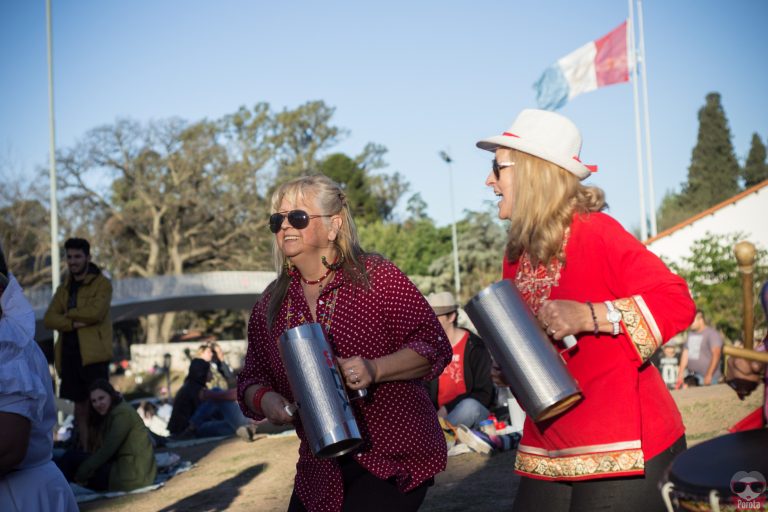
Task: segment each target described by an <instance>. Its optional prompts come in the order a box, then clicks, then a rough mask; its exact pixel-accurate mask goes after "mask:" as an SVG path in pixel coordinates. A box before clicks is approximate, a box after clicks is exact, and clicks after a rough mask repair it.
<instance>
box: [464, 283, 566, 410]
mask: <svg viewBox="0 0 768 512" xmlns="http://www.w3.org/2000/svg"><path fill="white" fill-rule="evenodd" d="M465 311H466V312H467V315H468V316H469V318H470V320H472V323H473V324H474V325H475V327H476V328H477V331H478V332H479V333H480V336H481V337H482V338H483V341H485V344H486V346H487V347H488V349H489V351H490V352H491V355H493V358H494V360H495V361H496V362H497V363H498V364H499V366H501V369H502V371H503V372H504V375H505V376H506V378H508V379H509V380H510V382H509V387H510V389H511V390H512V392H513V393H514V395H515V397H516V398H517V400H518V402H520V405H521V406H522V407H523V409H524V410H525V412H526V414H528V416H530V417H531V419H533V420H534V421H542V420H546V419H549V418H552V417H554V416H556V415H558V414H560V413H562V412H563V411H565V410H566V409H568V408H569V407H571V406H572V405H574V403H576V401H578V400H579V398H581V390H580V389H579V386H578V384H576V381H575V380H574V379H573V377H572V376H571V374H570V373H569V372H568V368H566V366H565V363H564V362H563V359H562V358H561V357H560V354H559V353H558V352H557V350H556V349H555V347H554V345H552V342H551V341H550V339H549V337H548V336H547V335H546V334H545V333H544V331H543V330H542V329H541V327H540V326H539V322H538V321H537V320H536V318H535V317H534V316H533V312H531V309H530V308H529V307H528V305H527V304H526V303H525V300H523V297H522V296H521V295H520V292H519V291H518V290H517V288H516V287H515V286H514V285H513V284H512V283H511V282H510V281H508V280H506V279H505V280H503V281H499V282H498V283H494V284H492V285H490V286H489V287H487V288H485V289H484V290H482V291H481V292H480V293H478V294H477V295H475V296H474V297H473V298H472V299H470V301H469V302H468V303H467V305H466V307H465Z"/></svg>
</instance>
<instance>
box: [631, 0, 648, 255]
mask: <svg viewBox="0 0 768 512" xmlns="http://www.w3.org/2000/svg"><path fill="white" fill-rule="evenodd" d="M627 1H628V2H629V20H627V39H628V41H627V52H628V54H629V55H628V56H629V66H630V68H631V69H630V73H631V74H632V99H633V103H634V111H635V145H636V153H635V154H636V155H637V193H638V195H639V196H640V239H641V240H646V239H647V238H648V226H647V219H646V215H645V190H644V188H643V187H644V183H645V180H644V179H643V149H642V140H641V136H640V105H639V101H640V100H639V95H638V91H637V54H636V52H635V9H634V5H633V4H632V2H633V0H627Z"/></svg>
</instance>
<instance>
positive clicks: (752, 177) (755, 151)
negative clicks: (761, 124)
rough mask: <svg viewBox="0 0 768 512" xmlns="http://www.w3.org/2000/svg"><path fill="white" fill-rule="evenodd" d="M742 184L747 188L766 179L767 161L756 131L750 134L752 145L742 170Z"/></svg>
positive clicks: (767, 175) (767, 172)
mask: <svg viewBox="0 0 768 512" xmlns="http://www.w3.org/2000/svg"><path fill="white" fill-rule="evenodd" d="M742 178H744V186H745V187H747V188H749V187H752V186H754V185H757V184H758V183H761V182H763V181H765V180H768V163H766V161H765V145H764V144H763V141H762V140H760V136H759V135H758V134H756V133H753V134H752V145H751V146H750V148H749V155H748V156H747V161H746V162H745V164H744V169H743V170H742Z"/></svg>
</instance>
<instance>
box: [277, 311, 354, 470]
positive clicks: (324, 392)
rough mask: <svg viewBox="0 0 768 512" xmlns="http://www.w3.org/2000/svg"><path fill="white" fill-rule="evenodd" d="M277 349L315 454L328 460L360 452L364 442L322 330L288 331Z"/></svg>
mask: <svg viewBox="0 0 768 512" xmlns="http://www.w3.org/2000/svg"><path fill="white" fill-rule="evenodd" d="M278 348H279V350H280V357H281V358H282V360H283V365H284V366H285V373H286V375H287V376H288V382H289V383H290V385H291V391H292V392H293V398H294V400H295V406H296V408H297V409H298V411H299V416H300V417H301V423H302V425H303V427H304V431H305V432H306V434H307V440H308V441H309V447H310V448H311V449H312V453H314V454H315V456H316V457H318V458H321V459H325V458H331V457H338V456H339V455H343V454H345V453H348V452H350V451H352V450H354V449H355V448H357V446H358V445H360V443H362V441H363V438H362V436H361V435H360V431H359V430H358V427H357V422H356V421H355V416H354V414H352V406H351V405H350V403H349V398H348V396H347V392H346V388H345V386H344V380H343V378H342V376H341V374H340V373H339V368H338V365H337V364H336V357H335V356H334V354H333V351H332V350H331V346H330V345H329V344H328V340H327V339H326V338H325V333H324V332H323V328H322V326H321V325H320V324H317V323H312V324H303V325H299V326H298V327H294V328H293V329H288V330H287V331H285V332H284V333H283V334H282V336H280V339H279V342H278Z"/></svg>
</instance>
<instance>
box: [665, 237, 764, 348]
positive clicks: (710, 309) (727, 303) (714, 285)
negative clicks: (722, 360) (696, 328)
mask: <svg viewBox="0 0 768 512" xmlns="http://www.w3.org/2000/svg"><path fill="white" fill-rule="evenodd" d="M745 238H747V237H745V235H744V233H731V234H728V235H713V234H711V233H707V235H706V236H705V237H704V238H702V239H700V240H697V241H695V242H694V243H693V245H692V246H691V254H690V256H688V257H686V258H683V263H682V264H674V263H672V264H670V267H671V268H672V269H673V270H675V271H676V272H677V273H678V274H679V275H680V276H681V277H682V278H683V279H685V280H686V282H687V283H688V287H689V288H690V289H691V294H692V295H693V298H694V300H695V301H696V306H697V307H698V308H699V309H701V310H703V311H704V312H705V314H706V315H707V319H708V321H709V323H710V324H711V325H713V326H715V327H716V328H717V329H718V330H720V331H722V332H723V333H724V334H725V335H726V337H727V338H729V339H731V340H736V339H741V331H742V318H743V316H742V315H743V312H742V309H743V307H742V285H741V277H740V275H739V272H738V266H737V263H736V258H735V256H734V255H733V247H734V245H735V244H736V242H738V241H739V240H744V239H745ZM747 239H748V238H747ZM766 278H768V254H767V253H766V251H765V250H764V249H760V248H758V252H757V255H756V258H755V269H754V283H755V296H756V297H757V287H759V286H760V285H761V284H762V283H763V282H764V281H765V279H766ZM761 317H762V313H761V312H760V308H759V306H758V305H757V304H755V317H754V318H755V319H759V318H761Z"/></svg>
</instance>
